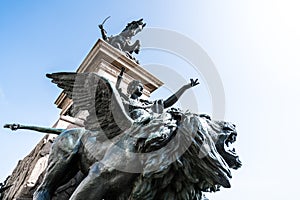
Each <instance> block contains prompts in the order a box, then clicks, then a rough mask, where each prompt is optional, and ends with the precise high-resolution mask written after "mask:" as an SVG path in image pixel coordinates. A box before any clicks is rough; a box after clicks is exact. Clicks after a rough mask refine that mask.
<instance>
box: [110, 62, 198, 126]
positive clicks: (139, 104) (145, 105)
mask: <svg viewBox="0 0 300 200" xmlns="http://www.w3.org/2000/svg"><path fill="white" fill-rule="evenodd" d="M124 71H125V68H124V67H123V68H122V69H121V73H120V75H119V76H118V80H117V84H116V88H117V89H118V91H119V92H120V94H121V96H123V97H124V96H125V95H123V94H122V91H121V90H120V89H119V86H120V82H121V80H122V76H123V73H124ZM190 81H191V82H190V83H188V84H186V85H184V86H182V87H181V88H180V89H179V90H178V91H177V92H175V93H174V94H173V95H171V96H170V97H169V98H167V99H166V100H163V99H159V100H156V101H149V100H145V99H140V97H141V96H142V92H143V89H144V85H143V84H142V82H141V81H140V80H133V81H131V82H130V83H129V84H128V87H127V94H128V95H129V98H127V99H125V98H122V99H123V104H124V106H125V109H126V110H127V112H128V113H129V115H130V117H131V118H132V119H134V120H136V119H138V118H141V117H142V118H143V119H145V118H148V117H149V116H150V115H151V114H154V113H158V114H161V113H162V112H163V110H164V109H166V108H169V107H171V106H173V105H174V104H175V103H176V102H177V101H178V99H179V98H180V97H181V95H182V94H183V93H184V92H185V91H186V90H187V89H189V88H192V87H194V86H196V85H198V84H199V82H198V79H196V80H194V79H190ZM140 120H141V119H140Z"/></svg>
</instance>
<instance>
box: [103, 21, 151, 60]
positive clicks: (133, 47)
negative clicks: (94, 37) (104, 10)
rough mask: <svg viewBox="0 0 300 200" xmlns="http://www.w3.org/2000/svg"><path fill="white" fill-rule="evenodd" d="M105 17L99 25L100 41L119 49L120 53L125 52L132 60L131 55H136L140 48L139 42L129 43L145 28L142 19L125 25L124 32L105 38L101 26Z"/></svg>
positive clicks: (105, 34)
mask: <svg viewBox="0 0 300 200" xmlns="http://www.w3.org/2000/svg"><path fill="white" fill-rule="evenodd" d="M108 18H109V17H107V18H106V19H105V20H104V21H103V22H102V24H100V25H99V28H100V30H101V35H102V39H103V40H104V41H106V42H107V43H109V44H110V45H112V46H113V47H115V48H117V49H119V50H120V51H123V52H126V53H127V55H128V56H129V57H130V58H133V56H132V53H133V52H134V53H136V54H138V53H139V51H140V47H141V42H140V41H139V40H136V41H135V42H134V43H132V42H131V38H132V37H133V36H135V35H136V34H137V33H139V32H141V31H142V30H143V28H144V27H145V26H146V23H144V22H143V19H139V20H137V21H132V22H130V23H128V24H127V26H126V27H125V28H124V30H123V31H122V32H121V33H120V34H118V35H115V36H111V37H107V33H106V30H105V29H104V27H103V25H104V23H105V21H106V20H107V19H108Z"/></svg>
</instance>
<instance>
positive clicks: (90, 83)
mask: <svg viewBox="0 0 300 200" xmlns="http://www.w3.org/2000/svg"><path fill="white" fill-rule="evenodd" d="M46 76H47V77H48V78H51V79H52V82H53V83H55V84H56V85H57V86H58V87H60V88H62V89H63V92H64V93H65V94H66V95H67V97H69V98H70V99H72V100H73V107H74V109H77V110H87V111H88V113H89V115H88V116H87V118H86V121H85V128H86V129H88V130H103V131H104V132H105V134H106V135H107V137H108V138H112V137H114V136H116V135H118V134H120V133H121V132H122V131H124V130H126V129H127V128H129V127H130V126H131V125H132V123H133V122H132V120H131V118H130V117H129V116H128V115H127V113H126V111H125V109H124V106H123V103H122V100H121V98H120V96H119V93H118V92H117V90H116V89H115V88H114V87H113V86H112V85H111V84H110V82H109V81H108V80H107V79H106V78H104V77H101V76H99V75H98V74H96V73H75V72H59V73H52V74H47V75H46Z"/></svg>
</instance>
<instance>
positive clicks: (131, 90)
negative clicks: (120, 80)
mask: <svg viewBox="0 0 300 200" xmlns="http://www.w3.org/2000/svg"><path fill="white" fill-rule="evenodd" d="M140 84H141V85H143V83H142V81H140V80H133V81H131V82H130V83H129V84H128V86H127V94H129V95H131V94H133V93H134V90H135V88H136V86H138V85H140Z"/></svg>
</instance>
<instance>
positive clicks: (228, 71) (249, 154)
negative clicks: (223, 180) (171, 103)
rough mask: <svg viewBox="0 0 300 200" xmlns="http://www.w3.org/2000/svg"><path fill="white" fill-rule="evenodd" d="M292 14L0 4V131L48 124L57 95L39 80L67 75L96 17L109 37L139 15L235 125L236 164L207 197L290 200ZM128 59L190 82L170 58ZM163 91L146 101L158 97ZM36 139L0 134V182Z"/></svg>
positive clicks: (173, 4) (141, 5)
mask: <svg viewBox="0 0 300 200" xmlns="http://www.w3.org/2000/svg"><path fill="white" fill-rule="evenodd" d="M299 9H300V4H299V3H298V2H297V1H295V0H285V1H283V0H275V1H274V0H273V1H271V0H260V1H258V0H252V1H250V0H244V1H238V0H228V1H221V0H211V1H205V0H200V1H196V0H187V1H179V0H178V1H177V0H175V1H174V0H173V1H171V0H166V1H158V0H154V1H136V0H132V1H126V2H125V1H114V0H112V1H105V2H104V1H96V0H94V1H89V0H88V1H75V0H72V1H71V0H64V1H53V0H52V1H47V0H44V1H36V0H35V1H34V0H28V1H14V0H10V1H8V0H3V1H1V7H0V36H1V37H0V46H1V48H0V58H1V59H0V66H1V68H0V113H1V114H0V125H1V126H2V125H3V124H5V123H8V122H19V123H22V124H35V125H43V126H51V125H52V124H53V123H54V122H55V120H56V119H57V117H58V114H59V110H58V109H57V108H56V107H55V105H54V101H55V99H56V97H57V95H58V94H59V93H60V90H59V89H58V88H56V86H54V85H53V84H51V83H50V81H49V80H47V79H46V77H45V74H46V73H49V72H56V71H74V70H75V69H76V68H77V67H78V66H79V65H80V63H81V61H82V60H83V59H84V57H85V56H86V55H87V53H88V52H89V50H90V49H91V48H92V46H93V45H94V43H95V42H96V40H97V38H98V37H100V33H99V30H98V27H97V25H98V24H99V23H101V21H102V20H103V19H104V18H105V17H107V16H112V17H111V18H110V19H109V20H108V21H107V22H106V24H105V28H106V29H107V31H108V33H109V35H111V34H116V33H119V31H120V30H122V29H123V27H124V25H125V24H126V23H127V22H129V21H132V20H136V19H139V18H141V17H143V18H144V20H145V21H146V22H147V26H148V27H157V28H162V29H168V30H173V31H176V32H178V33H181V34H183V35H185V36H186V37H188V38H190V39H192V40H193V41H195V42H196V43H197V44H198V45H199V46H201V47H202V48H203V49H204V50H205V52H206V53H207V55H208V56H209V57H210V58H211V59H212V61H213V63H214V65H215V67H216V68H217V70H218V73H219V75H220V77H221V79H222V83H223V86H224V92H225V96H226V104H225V105H226V113H225V119H226V120H228V121H233V122H235V123H236V124H237V127H238V134H239V135H238V141H237V144H236V145H235V146H236V149H237V150H238V152H239V154H240V155H241V159H242V161H243V162H244V166H243V167H242V168H241V169H240V170H238V171H236V172H234V177H233V180H232V188H231V189H222V191H221V192H218V193H216V194H211V195H209V196H210V199H214V200H221V199H222V200H224V199H232V200H240V199H245V200H248V199H249V200H250V199H251V200H252V199H274V200H276V199H278V200H279V199H295V197H296V194H297V185H298V182H297V179H298V178H300V175H299V172H298V169H299V163H300V158H299V156H298V155H297V154H296V152H298V149H297V146H298V143H297V141H299V139H300V136H299V131H298V130H297V124H298V119H299V115H298V113H299V111H300V106H299V100H300V95H299V88H298V86H299V66H300V61H299V56H298V52H299V48H300V45H299V44H300V39H299V38H300V37H299V36H300V28H299V19H300V16H299V15H300V14H299V12H298V10H299ZM142 42H143V41H142ZM174 43H175V44H176V43H178V41H174ZM178 44H180V43H178ZM138 58H139V59H140V62H141V64H142V65H146V64H149V63H150V64H151V63H158V64H162V65H166V66H168V67H169V68H170V67H172V68H173V69H174V70H175V71H178V73H180V74H182V76H183V78H184V79H186V80H188V79H189V78H190V77H189V76H191V75H193V74H192V72H186V71H188V70H186V69H187V68H188V69H190V66H189V65H188V64H187V63H186V62H185V61H183V60H182V59H180V58H179V57H178V56H174V55H170V54H168V53H165V52H161V51H155V52H151V50H144V51H141V53H140V55H139V56H138ZM149 71H150V69H149ZM154 71H155V70H154ZM200 76H201V74H200ZM200 78H201V77H200ZM204 79H205V77H204ZM204 79H203V77H202V79H201V81H200V82H201V83H202V85H201V86H199V87H198V88H195V89H193V92H194V93H195V94H197V101H198V109H199V110H200V111H201V112H206V113H210V112H211V111H212V104H211V99H210V96H209V91H208V89H207V88H208V87H207V85H206V82H205V80H204ZM163 81H164V82H168V81H169V80H163ZM166 88H168V85H166ZM166 88H164V89H162V90H161V92H157V93H156V94H154V98H156V97H165V96H166V95H168V94H169V93H168V91H167V90H166ZM187 96H188V95H187ZM42 136H43V135H42V134H40V133H35V132H30V131H18V132H13V133H12V132H10V131H7V130H5V129H2V128H1V129H0V146H1V151H0V160H1V171H0V181H1V180H2V181H3V180H4V179H5V178H6V176H7V175H9V174H10V173H11V171H12V170H13V168H14V167H15V166H16V164H17V162H18V160H20V159H22V158H23V157H24V156H25V155H27V154H28V153H29V152H30V151H31V150H32V148H33V147H34V145H35V144H36V143H37V142H38V141H39V140H40V139H41V138H42Z"/></svg>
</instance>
